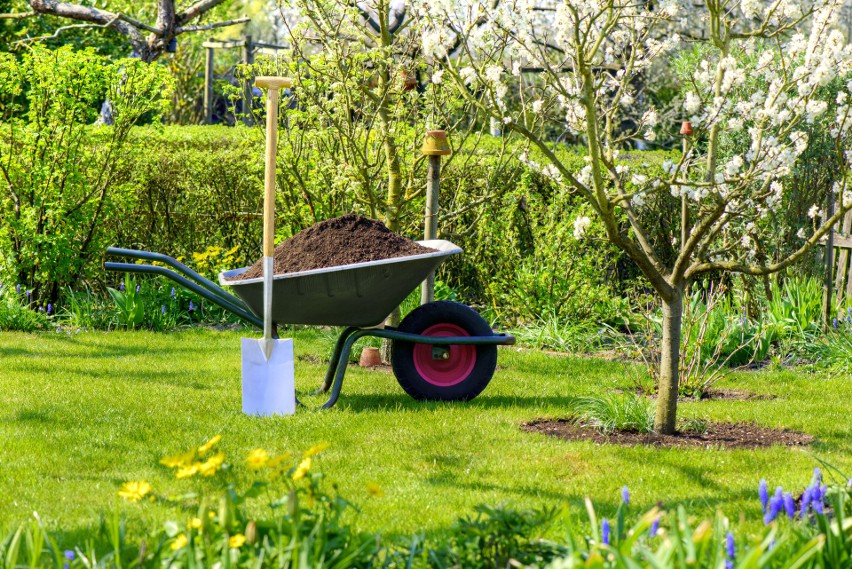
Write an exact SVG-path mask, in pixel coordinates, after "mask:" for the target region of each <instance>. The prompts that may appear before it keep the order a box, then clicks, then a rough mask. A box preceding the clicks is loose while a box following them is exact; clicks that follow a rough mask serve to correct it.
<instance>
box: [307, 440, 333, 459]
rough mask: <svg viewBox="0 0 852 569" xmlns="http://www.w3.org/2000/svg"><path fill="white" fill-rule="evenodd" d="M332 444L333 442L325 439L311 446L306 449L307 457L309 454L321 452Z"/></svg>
mask: <svg viewBox="0 0 852 569" xmlns="http://www.w3.org/2000/svg"><path fill="white" fill-rule="evenodd" d="M330 446H331V444H330V443H327V442H325V441H323V442H321V443H319V444H316V445H314V446H312V447H311V448H309V449H308V450H306V451H305V458H307V457H309V456H314V455H315V454H319V453H321V452H322V451H324V450H325V449H327V448H328V447H330Z"/></svg>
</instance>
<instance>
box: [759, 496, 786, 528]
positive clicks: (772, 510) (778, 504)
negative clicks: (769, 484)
mask: <svg viewBox="0 0 852 569" xmlns="http://www.w3.org/2000/svg"><path fill="white" fill-rule="evenodd" d="M782 509H784V490H783V489H782V488H781V487H780V486H779V487H778V488H776V489H775V495H774V496H772V499H771V500H769V507H768V508H767V511H766V515H764V516H763V523H764V524H766V525H769V524H770V523H772V521H773V520H775V518H777V517H778V514H780V513H781V510H782Z"/></svg>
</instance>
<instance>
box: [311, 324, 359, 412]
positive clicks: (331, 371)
mask: <svg viewBox="0 0 852 569" xmlns="http://www.w3.org/2000/svg"><path fill="white" fill-rule="evenodd" d="M357 331H358V328H355V327H351V326H350V327H349V328H346V329H345V330H344V331H343V332H341V333H340V336H338V337H337V342H335V344H334V353H332V354H331V360H329V362H328V369H327V370H326V372H325V381H323V383H322V386H321V387H320V388H319V389H317V390H316V391H314V392H312V393H311V395H319V394H320V393H325V392H327V391H328V390H329V389H330V388H331V384H332V383H333V382H334V377H335V372H337V368H338V366H339V365H340V364H339V360H340V354H341V352H342V351H343V344H344V343H345V342H346V340H347V339H348V338H349V336H351V335H352V334H354V333H355V332H357ZM349 349H350V350H351V349H352V348H351V346H350V348H349ZM346 359H349V353H348V352H347V354H346ZM344 365H345V363H344Z"/></svg>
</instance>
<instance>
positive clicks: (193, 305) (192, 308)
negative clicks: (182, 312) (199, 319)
mask: <svg viewBox="0 0 852 569" xmlns="http://www.w3.org/2000/svg"><path fill="white" fill-rule="evenodd" d="M193 310H195V303H193V302H192V301H191V300H190V301H189V311H190V312H192V311H193Z"/></svg>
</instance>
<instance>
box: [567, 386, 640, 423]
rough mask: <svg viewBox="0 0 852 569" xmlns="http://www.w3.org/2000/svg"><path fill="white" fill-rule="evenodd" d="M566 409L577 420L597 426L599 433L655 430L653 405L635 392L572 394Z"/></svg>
mask: <svg viewBox="0 0 852 569" xmlns="http://www.w3.org/2000/svg"><path fill="white" fill-rule="evenodd" d="M569 408H570V409H571V411H572V413H573V414H574V418H575V420H576V421H577V422H581V423H583V424H585V425H589V426H592V427H595V428H596V429H599V430H600V431H601V432H602V433H611V432H613V431H632V432H637V433H651V432H653V431H654V406H653V404H652V403H651V402H650V401H648V399H646V398H645V397H642V396H640V395H636V394H634V393H625V394H623V395H618V394H611V395H603V396H601V397H575V398H573V399H571V401H570V402H569Z"/></svg>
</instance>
